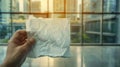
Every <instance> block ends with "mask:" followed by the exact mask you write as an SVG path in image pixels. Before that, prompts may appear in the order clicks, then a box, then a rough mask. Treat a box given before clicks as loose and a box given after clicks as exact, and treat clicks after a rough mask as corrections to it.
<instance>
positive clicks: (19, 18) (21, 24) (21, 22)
mask: <svg viewBox="0 0 120 67" xmlns="http://www.w3.org/2000/svg"><path fill="white" fill-rule="evenodd" d="M27 19H28V15H27V14H26V15H25V14H12V31H13V33H14V32H16V30H19V29H25V22H26V20H27Z"/></svg>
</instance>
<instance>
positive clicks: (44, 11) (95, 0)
mask: <svg viewBox="0 0 120 67" xmlns="http://www.w3.org/2000/svg"><path fill="white" fill-rule="evenodd" d="M119 4H120V0H0V57H1V58H4V57H5V52H6V47H7V46H6V45H7V42H8V40H9V38H10V37H11V35H12V34H13V33H14V32H15V31H16V30H18V29H25V28H26V27H25V22H26V20H27V19H28V17H29V15H34V16H35V17H43V18H68V19H69V20H70V23H71V25H70V28H71V35H70V36H71V46H70V47H71V53H72V55H73V56H72V57H71V58H50V57H41V58H36V59H31V58H27V60H26V62H25V63H24V64H23V66H22V67H120V64H119V63H120V58H119V56H120V30H119V28H120V5H119ZM2 60H3V59H0V62H2ZM43 62H44V63H43Z"/></svg>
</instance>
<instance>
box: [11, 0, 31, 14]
mask: <svg viewBox="0 0 120 67" xmlns="http://www.w3.org/2000/svg"><path fill="white" fill-rule="evenodd" d="M11 2H12V12H29V10H30V8H29V7H30V1H29V0H12V1H11Z"/></svg>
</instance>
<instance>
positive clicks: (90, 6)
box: [83, 0, 102, 12]
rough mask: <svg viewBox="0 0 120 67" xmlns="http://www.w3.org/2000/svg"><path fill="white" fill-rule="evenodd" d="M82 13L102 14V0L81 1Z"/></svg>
mask: <svg viewBox="0 0 120 67" xmlns="http://www.w3.org/2000/svg"><path fill="white" fill-rule="evenodd" d="M83 5H84V6H83V7H84V8H83V11H84V12H102V0H83Z"/></svg>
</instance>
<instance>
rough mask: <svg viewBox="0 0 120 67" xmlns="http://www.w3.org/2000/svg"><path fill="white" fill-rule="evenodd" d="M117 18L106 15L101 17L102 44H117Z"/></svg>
mask: <svg viewBox="0 0 120 67" xmlns="http://www.w3.org/2000/svg"><path fill="white" fill-rule="evenodd" d="M118 19H119V18H118V17H117V15H114V14H113V15H112V14H107V15H104V16H103V24H102V26H103V39H102V40H103V43H118V41H119V40H118V39H117V38H119V37H117V36H119V34H118V32H119V30H118V29H119V20H118Z"/></svg>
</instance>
